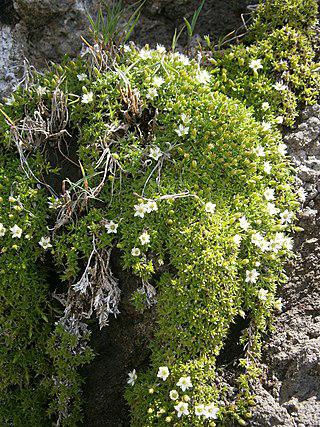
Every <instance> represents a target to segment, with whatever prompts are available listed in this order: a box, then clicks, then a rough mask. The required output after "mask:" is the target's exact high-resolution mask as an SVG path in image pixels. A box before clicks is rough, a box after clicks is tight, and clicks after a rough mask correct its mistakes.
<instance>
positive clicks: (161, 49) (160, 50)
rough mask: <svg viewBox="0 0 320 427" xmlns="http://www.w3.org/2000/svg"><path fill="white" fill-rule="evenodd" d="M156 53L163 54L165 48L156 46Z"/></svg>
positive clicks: (159, 45)
mask: <svg viewBox="0 0 320 427" xmlns="http://www.w3.org/2000/svg"><path fill="white" fill-rule="evenodd" d="M157 51H158V52H159V53H165V51H166V48H165V47H164V46H162V45H161V44H157Z"/></svg>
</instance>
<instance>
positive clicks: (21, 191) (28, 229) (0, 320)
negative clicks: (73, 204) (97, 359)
mask: <svg viewBox="0 0 320 427" xmlns="http://www.w3.org/2000/svg"><path fill="white" fill-rule="evenodd" d="M0 196H1V197H0V236H1V237H0V239H1V251H0V261H1V268H0V331H1V333H0V424H1V425H14V426H24V425H29V426H31V425H35V426H36V425H43V422H44V418H43V414H44V413H45V405H46V402H47V393H48V384H47V383H46V379H47V374H48V369H50V368H48V366H47V360H46V345H47V339H48V335H49V332H50V324H49V323H48V322H49V318H50V317H49V316H48V313H49V311H48V295H49V291H48V285H47V277H46V274H45V271H44V268H43V263H42V261H41V258H42V256H43V255H42V254H43V249H42V248H41V247H40V245H39V244H38V242H39V241H40V239H41V237H43V236H44V235H46V234H47V230H46V209H47V206H46V201H45V199H44V198H43V191H42V190H41V191H40V190H38V189H37V188H35V186H34V182H33V181H32V180H29V181H27V180H26V178H25V175H24V173H23V172H22V171H19V162H18V160H17V159H16V158H12V157H4V156H1V167H0Z"/></svg>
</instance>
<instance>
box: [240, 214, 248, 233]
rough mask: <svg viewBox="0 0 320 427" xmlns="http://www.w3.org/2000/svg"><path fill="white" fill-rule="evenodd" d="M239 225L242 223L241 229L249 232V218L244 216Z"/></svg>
mask: <svg viewBox="0 0 320 427" xmlns="http://www.w3.org/2000/svg"><path fill="white" fill-rule="evenodd" d="M239 223H240V227H241V228H242V229H243V230H244V231H247V230H248V228H249V226H250V224H249V222H248V221H247V218H246V217H245V216H242V217H241V218H240V219H239Z"/></svg>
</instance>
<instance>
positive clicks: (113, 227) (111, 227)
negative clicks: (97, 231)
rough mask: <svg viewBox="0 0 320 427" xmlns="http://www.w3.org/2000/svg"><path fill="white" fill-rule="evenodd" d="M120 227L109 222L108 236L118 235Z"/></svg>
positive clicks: (107, 226)
mask: <svg viewBox="0 0 320 427" xmlns="http://www.w3.org/2000/svg"><path fill="white" fill-rule="evenodd" d="M118 226H119V224H116V223H115V222H113V221H109V222H108V223H107V224H106V226H105V227H106V229H107V232H108V234H111V233H114V234H116V233H117V231H118Z"/></svg>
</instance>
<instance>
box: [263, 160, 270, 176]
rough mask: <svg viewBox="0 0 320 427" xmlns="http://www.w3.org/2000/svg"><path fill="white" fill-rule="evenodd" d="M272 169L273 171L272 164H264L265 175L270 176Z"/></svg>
mask: <svg viewBox="0 0 320 427" xmlns="http://www.w3.org/2000/svg"><path fill="white" fill-rule="evenodd" d="M271 169H272V166H271V164H270V162H264V164H263V170H264V171H265V173H266V174H268V175H269V174H270V173H271Z"/></svg>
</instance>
